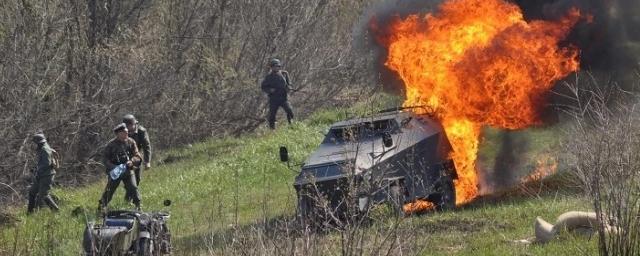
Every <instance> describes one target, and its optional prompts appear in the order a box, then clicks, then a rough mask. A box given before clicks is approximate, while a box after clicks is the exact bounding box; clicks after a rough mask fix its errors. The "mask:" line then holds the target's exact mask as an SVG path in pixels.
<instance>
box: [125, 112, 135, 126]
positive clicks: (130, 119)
mask: <svg viewBox="0 0 640 256" xmlns="http://www.w3.org/2000/svg"><path fill="white" fill-rule="evenodd" d="M122 122H123V123H125V124H129V125H131V124H137V123H138V120H136V117H135V116H133V115H132V114H126V115H125V116H124V117H123V118H122Z"/></svg>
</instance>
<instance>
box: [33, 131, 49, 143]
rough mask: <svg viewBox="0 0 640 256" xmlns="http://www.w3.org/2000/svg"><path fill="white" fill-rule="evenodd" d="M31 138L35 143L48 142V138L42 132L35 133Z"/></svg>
mask: <svg viewBox="0 0 640 256" xmlns="http://www.w3.org/2000/svg"><path fill="white" fill-rule="evenodd" d="M31 140H32V141H33V143H36V144H42V143H45V142H47V138H46V137H44V134H42V133H36V134H34V135H33V137H32V138H31Z"/></svg>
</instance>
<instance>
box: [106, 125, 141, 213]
mask: <svg viewBox="0 0 640 256" xmlns="http://www.w3.org/2000/svg"><path fill="white" fill-rule="evenodd" d="M113 132H114V133H115V134H116V137H115V138H114V139H112V140H111V141H110V142H109V144H107V146H106V147H105V149H104V152H103V157H104V160H103V163H104V165H105V167H106V171H107V176H108V181H107V186H106V188H105V190H104V193H103V194H102V198H101V199H100V207H101V208H103V209H104V208H106V207H107V205H108V204H109V202H110V201H111V198H112V197H113V193H114V192H115V191H116V189H117V188H118V185H120V182H122V183H124V188H125V189H126V190H127V194H129V195H131V199H132V200H133V203H134V204H135V206H136V209H140V193H139V192H138V185H137V184H136V179H135V174H134V172H133V168H134V166H136V165H139V164H140V162H141V161H142V157H141V156H140V153H138V147H137V146H136V142H135V141H134V140H133V139H131V138H129V131H128V129H127V125H126V124H124V123H121V124H119V125H117V126H116V127H115V128H113ZM120 167H123V168H124V171H123V172H122V173H119V172H118V170H122V169H121V168H120Z"/></svg>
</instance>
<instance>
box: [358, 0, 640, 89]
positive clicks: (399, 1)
mask: <svg viewBox="0 0 640 256" xmlns="http://www.w3.org/2000/svg"><path fill="white" fill-rule="evenodd" d="M510 1H511V2H512V3H515V4H516V5H518V6H519V7H520V8H521V9H522V12H523V14H524V17H525V19H526V20H528V21H532V20H558V19H559V18H561V17H562V16H564V15H566V14H567V13H568V11H569V10H570V9H571V8H578V9H579V10H580V11H581V12H582V13H583V14H588V15H590V16H591V17H592V19H591V22H588V21H587V19H583V21H581V22H580V23H578V24H577V25H576V26H575V28H574V29H573V30H572V32H571V33H570V34H569V36H568V37H567V38H566V40H565V41H564V42H562V45H561V46H563V47H565V46H574V47H577V48H578V49H580V63H581V70H583V71H589V72H592V73H596V74H602V75H603V76H607V77H614V78H617V79H618V80H620V82H621V84H624V81H625V80H632V79H635V78H636V77H633V73H634V72H633V71H635V70H637V69H638V68H639V67H640V65H639V61H640V0H510ZM442 2H443V1H442V0H427V1H424V0H387V1H379V2H378V3H375V4H373V5H372V6H371V7H370V8H369V10H368V11H367V12H365V13H364V14H363V16H362V18H361V20H360V22H359V24H358V25H357V26H356V27H355V29H354V38H356V40H355V42H356V44H358V45H357V46H356V47H358V48H361V49H369V50H371V49H374V51H375V52H376V54H377V55H378V59H379V61H378V62H377V63H376V64H375V65H376V66H375V68H376V69H377V70H378V71H379V74H380V80H381V81H380V82H381V83H382V84H383V85H385V87H386V88H387V89H391V90H393V91H397V92H401V91H402V88H403V87H404V86H403V84H402V82H401V81H399V80H398V77H397V75H396V74H395V73H394V72H393V71H389V70H387V69H386V68H385V67H384V60H385V59H386V52H385V49H384V47H383V46H381V45H380V44H379V43H378V42H376V37H375V33H380V29H378V30H377V31H372V30H371V28H372V26H371V24H372V23H375V24H378V25H379V27H384V25H385V24H388V23H389V22H391V21H392V20H393V19H398V18H405V17H407V16H408V15H411V14H418V15H424V14H426V13H434V12H437V10H438V6H439V5H440V4H441V3H442Z"/></svg>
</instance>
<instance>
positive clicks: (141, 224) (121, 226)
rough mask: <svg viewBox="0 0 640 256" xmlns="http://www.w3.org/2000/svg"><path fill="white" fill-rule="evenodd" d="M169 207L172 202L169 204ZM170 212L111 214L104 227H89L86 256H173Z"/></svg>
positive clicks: (93, 225)
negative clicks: (168, 224)
mask: <svg viewBox="0 0 640 256" xmlns="http://www.w3.org/2000/svg"><path fill="white" fill-rule="evenodd" d="M164 204H165V206H169V205H170V204H171V201H169V200H166V201H165V203H164ZM169 217H170V215H169V214H168V213H166V212H152V213H149V212H140V211H128V210H116V211H109V212H107V213H105V214H104V215H103V220H102V223H101V224H96V223H87V226H86V228H85V231H84V238H83V241H82V247H83V249H84V253H85V255H87V256H89V255H136V256H156V255H168V254H171V249H172V247H171V232H170V231H169V227H168V226H167V221H168V220H169Z"/></svg>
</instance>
